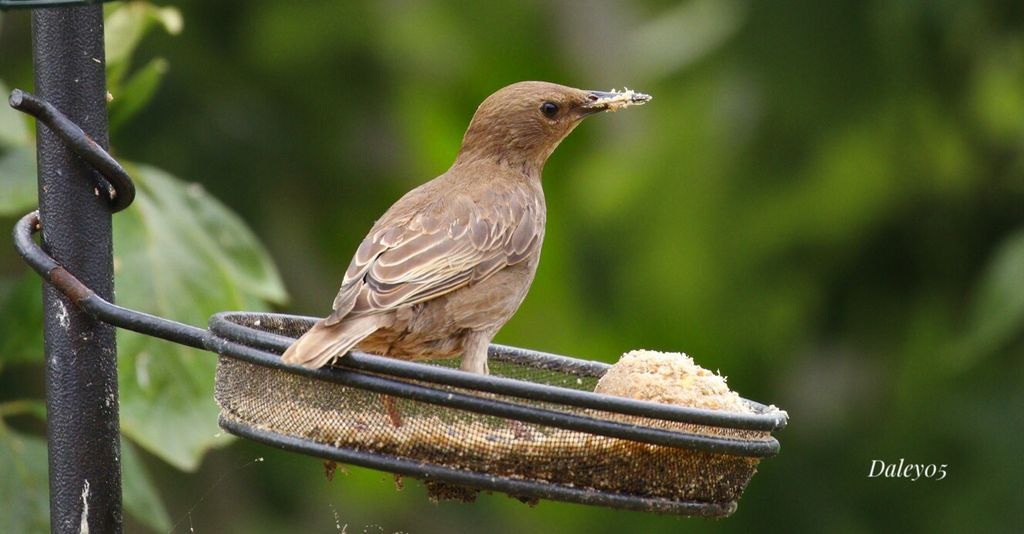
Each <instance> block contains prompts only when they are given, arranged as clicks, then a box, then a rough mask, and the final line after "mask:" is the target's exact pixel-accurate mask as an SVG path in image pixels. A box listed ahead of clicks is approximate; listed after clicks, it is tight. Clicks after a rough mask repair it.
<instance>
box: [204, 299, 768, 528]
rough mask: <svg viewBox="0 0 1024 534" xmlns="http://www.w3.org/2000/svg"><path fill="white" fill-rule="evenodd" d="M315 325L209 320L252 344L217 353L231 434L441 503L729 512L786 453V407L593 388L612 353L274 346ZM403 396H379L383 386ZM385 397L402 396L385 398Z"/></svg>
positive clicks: (271, 318) (231, 339)
mask: <svg viewBox="0 0 1024 534" xmlns="http://www.w3.org/2000/svg"><path fill="white" fill-rule="evenodd" d="M314 321H315V320H314V319H313V318H309V317H297V316H288V315H277V314H255V313H225V314H219V315H217V316H214V317H213V318H212V319H211V321H210V331H211V332H213V333H214V334H215V335H216V336H219V337H220V338H222V339H223V340H224V341H225V342H227V343H229V344H231V345H235V344H241V345H245V346H249V347H251V349H250V351H249V354H247V355H246V356H247V357H245V358H243V359H239V358H238V357H237V355H236V356H222V357H221V358H220V361H219V364H218V368H217V380H216V394H215V397H216V400H217V402H218V404H219V405H220V408H221V416H220V424H221V426H222V427H223V428H224V429H225V430H227V431H229V432H231V433H234V434H237V435H240V436H244V437H247V438H250V439H254V440H257V441H262V442H265V443H269V444H272V445H275V446H278V447H281V448H284V449H289V450H294V451H298V452H302V453H306V454H310V455H313V456H318V457H321V458H324V459H327V460H334V461H338V462H344V463H350V464H356V465H362V466H366V467H371V468H376V469H382V470H386V471H391V472H394V473H398V474H401V475H405V476H409V477H412V478H418V479H422V480H423V481H425V482H426V484H427V487H428V492H429V493H430V495H431V496H432V497H434V498H456V499H463V500H472V498H474V496H475V493H476V491H479V490H485V491H498V492H504V493H507V494H509V495H511V496H514V497H518V498H520V499H522V500H524V501H528V502H532V501H536V500H537V499H554V500H561V501H569V502H577V503H584V504H596V505H603V506H610V507H617V508H626V509H634V510H645V511H653V512H662V513H673V514H682V515H700V516H713V517H721V516H727V515H729V514H731V513H732V512H733V511H734V510H735V509H736V503H737V500H738V499H739V497H740V495H741V494H742V492H743V490H744V488H745V487H746V485H747V483H748V482H749V481H750V479H751V477H752V476H753V474H754V472H755V471H756V468H757V465H758V463H759V462H760V460H761V459H762V458H764V457H768V456H771V455H774V454H775V453H777V451H778V448H779V444H778V441H776V440H775V438H773V437H772V436H771V431H773V430H775V429H778V428H782V427H783V426H785V423H786V416H785V414H784V412H781V411H778V410H776V409H770V408H768V407H765V406H763V405H761V404H758V403H755V402H752V401H745V402H747V403H748V404H749V406H750V407H751V408H752V409H753V411H754V413H752V414H739V413H731V412H723V411H717V410H703V409H695V408H687V407H681V406H669V405H664V404H657V403H652V402H645V401H636V400H631V399H625V398H620V397H613V396H607V395H601V394H596V393H593V392H592V391H593V389H594V386H595V385H596V383H597V380H598V379H599V378H600V377H601V375H602V374H604V372H605V371H607V370H608V368H609V367H610V366H609V365H607V364H604V363H599V362H592V361H586V360H579V359H575V358H568V357H564V356H556V355H552V354H545V353H539V352H533V351H526V350H523V349H517V348H514V347H505V346H501V345H492V346H491V348H490V351H489V362H490V363H489V366H490V370H491V376H482V375H475V374H471V373H465V372H462V371H460V370H458V369H457V368H455V367H456V365H457V360H456V361H440V362H431V363H413V362H404V361H399V360H395V359H390V358H384V357H380V356H373V355H369V354H360V353H352V354H350V355H348V356H345V357H343V358H340V359H339V361H338V364H337V365H336V366H335V367H333V368H328V369H323V370H317V371H315V373H317V374H318V376H317V377H315V378H314V377H311V376H302V375H303V374H306V373H304V372H300V373H295V372H294V370H295V369H296V368H294V367H291V366H284V365H283V364H281V363H280V359H279V357H278V354H279V353H280V352H283V351H284V349H286V348H287V347H288V346H289V345H290V344H291V342H293V341H294V339H295V338H296V337H298V336H300V335H301V334H302V333H303V332H304V331H305V330H306V329H308V328H309V327H310V326H312V324H313V322H314ZM383 395H386V396H387V397H390V398H391V399H392V400H390V401H387V400H384V399H385V398H386V397H384V396H383ZM388 404H390V405H391V406H388Z"/></svg>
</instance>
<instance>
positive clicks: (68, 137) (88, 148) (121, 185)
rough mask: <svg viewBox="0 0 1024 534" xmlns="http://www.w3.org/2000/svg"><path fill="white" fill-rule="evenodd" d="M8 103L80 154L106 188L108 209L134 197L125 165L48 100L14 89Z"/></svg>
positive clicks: (118, 208) (115, 208)
mask: <svg viewBox="0 0 1024 534" xmlns="http://www.w3.org/2000/svg"><path fill="white" fill-rule="evenodd" d="M9 103H10V104H11V107H12V108H14V109H16V110H18V111H21V112H23V113H28V114H29V115H32V116H33V117H35V118H36V120H38V121H39V122H42V123H43V124H45V125H46V126H47V128H49V129H50V130H51V131H52V132H53V133H55V134H57V137H60V138H61V140H63V141H64V143H65V144H67V145H68V147H69V148H71V150H72V151H73V152H74V153H75V154H78V156H79V157H81V158H82V159H84V160H85V161H86V162H87V163H88V164H89V165H91V166H92V167H93V168H94V169H95V170H96V171H97V172H98V173H99V174H100V176H99V177H98V181H99V182H100V185H101V186H102V187H103V190H104V191H106V192H107V198H108V200H109V202H110V210H111V211H112V212H114V213H116V212H119V211H121V210H123V209H125V208H127V207H128V206H129V205H131V203H132V201H133V200H135V184H134V183H133V182H132V179H131V177H130V176H128V173H127V172H125V170H124V167H122V166H121V164H120V163H118V162H117V160H115V159H114V158H113V157H112V156H111V155H110V154H109V153H107V151H106V150H104V149H103V147H101V146H100V145H99V143H97V142H96V141H93V140H92V138H91V137H89V135H88V134H86V133H85V132H84V131H82V129H81V128H80V127H79V126H78V125H77V124H75V123H74V122H73V121H72V120H71V119H69V118H67V116H65V115H64V114H63V113H61V112H60V111H59V110H58V109H57V108H55V107H54V106H53V104H50V103H49V102H47V101H45V100H43V99H42V98H39V97H38V96H35V95H33V94H31V93H27V92H25V91H22V90H21V89H15V90H14V91H12V92H11V97H10V99H9Z"/></svg>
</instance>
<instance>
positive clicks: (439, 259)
mask: <svg viewBox="0 0 1024 534" xmlns="http://www.w3.org/2000/svg"><path fill="white" fill-rule="evenodd" d="M650 98H651V97H650V96H648V95H644V94H641V93H635V92H633V91H629V90H624V91H621V92H616V91H614V90H613V91H612V92H602V91H584V90H580V89H573V88H571V87H565V86H561V85H556V84H553V83H546V82H520V83H516V84H512V85H509V86H508V87H505V88H503V89H501V90H499V91H498V92H496V93H494V94H492V95H491V96H489V97H487V99H486V100H484V102H483V103H482V104H480V107H479V108H478V109H477V110H476V114H475V115H473V120H472V121H471V122H470V124H469V128H468V129H467V130H466V134H465V136H464V137H463V140H462V148H461V149H460V150H459V155H458V157H457V158H455V163H454V164H453V165H452V166H451V168H450V169H448V171H447V172H445V173H444V174H442V175H441V176H438V177H437V178H435V179H433V180H431V181H429V182H427V183H425V184H423V185H421V186H419V187H417V188H416V189H413V190H412V191H410V192H409V193H407V194H406V195H405V196H403V197H402V198H401V199H399V200H398V202H396V203H395V204H394V205H393V206H391V208H390V209H389V210H388V211H387V212H386V213H385V214H384V216H383V217H381V218H380V219H379V220H378V221H377V223H376V224H374V226H373V228H372V229H371V230H370V233H369V235H367V236H366V238H365V239H364V240H363V242H362V244H361V245H360V246H359V249H358V250H357V251H356V254H355V257H354V258H352V262H351V264H349V267H348V271H346V273H345V278H344V280H343V282H342V284H341V290H340V291H339V292H338V296H337V297H336V298H335V299H334V306H333V312H332V313H331V314H330V315H329V316H328V317H327V318H325V319H323V320H321V321H319V322H317V323H316V324H315V325H314V326H313V327H312V328H311V329H310V330H309V331H308V332H306V334H304V335H303V336H302V337H300V338H299V339H298V340H297V341H296V342H295V343H294V344H292V346H291V347H289V348H288V350H287V351H285V353H284V354H283V356H282V359H283V360H284V361H285V362H286V363H290V364H301V365H304V366H306V367H311V368H318V367H321V366H323V365H325V364H327V363H329V362H331V361H333V360H334V359H335V358H337V357H339V356H342V355H344V354H345V353H347V352H348V351H350V350H352V349H354V348H355V349H358V350H361V351H363V352H368V353H373V354H379V355H386V356H390V357H393V358H399V359H403V360H418V359H430V358H447V357H453V356H457V355H459V354H462V365H461V368H462V369H463V370H464V371H470V372H474V373H481V374H487V372H488V369H487V347H488V345H489V344H490V342H491V339H492V338H493V337H494V335H495V334H496V333H497V332H498V329H500V328H501V327H502V325H504V324H505V322H506V321H508V320H509V318H511V317H512V314H514V313H515V311H516V309H517V308H519V304H520V303H521V302H522V301H523V298H524V297H526V292H527V290H529V288H530V284H531V283H532V282H533V275H534V273H535V272H536V271H537V263H538V260H539V259H540V250H541V243H542V242H543V241H544V222H545V219H546V212H545V205H544V192H543V190H542V189H541V171H542V169H543V168H544V163H545V162H546V161H547V159H548V156H550V155H551V153H552V152H553V151H554V150H555V147H557V146H558V144H559V143H560V142H561V141H562V139H564V138H565V136H567V135H569V132H571V131H572V130H573V129H574V128H575V127H576V126H577V125H578V124H579V123H580V121H581V120H582V119H583V118H584V117H587V116H589V115H591V114H593V113H596V112H599V111H606V110H611V111H614V110H616V109H619V108H622V107H625V106H629V105H632V104H643V103H645V102H647V101H648V100H650ZM396 424H397V423H396Z"/></svg>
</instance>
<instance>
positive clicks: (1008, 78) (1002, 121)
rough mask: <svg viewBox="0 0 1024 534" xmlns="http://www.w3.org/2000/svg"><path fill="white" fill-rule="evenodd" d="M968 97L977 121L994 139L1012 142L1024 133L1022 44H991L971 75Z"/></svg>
mask: <svg viewBox="0 0 1024 534" xmlns="http://www.w3.org/2000/svg"><path fill="white" fill-rule="evenodd" d="M971 81H972V82H973V84H972V85H973V86H972V88H971V89H972V92H973V94H972V95H971V98H970V100H969V102H970V104H971V106H972V108H973V111H974V113H975V115H976V117H977V120H978V122H979V123H980V124H981V125H982V126H983V127H984V128H985V129H986V131H987V133H989V134H990V135H992V136H993V137H995V138H996V139H1000V140H1005V141H1008V142H1014V141H1015V140H1018V139H1020V136H1021V134H1022V133H1024V120H1022V118H1024V46H1022V43H1020V42H1011V43H1009V44H1003V46H999V47H995V46H994V47H993V50H991V51H989V53H988V54H986V55H985V56H984V57H983V58H982V60H981V61H980V64H979V65H978V70H977V74H976V75H975V76H973V77H972V79H971Z"/></svg>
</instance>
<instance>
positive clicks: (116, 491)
mask: <svg viewBox="0 0 1024 534" xmlns="http://www.w3.org/2000/svg"><path fill="white" fill-rule="evenodd" d="M32 46H33V61H34V68H35V83H36V92H37V94H39V96H41V97H42V98H44V99H46V100H48V101H49V102H50V103H52V104H53V105H54V106H56V108H57V109H59V110H61V111H62V112H63V113H64V114H66V115H67V116H68V117H69V118H70V119H71V120H72V121H74V122H76V123H78V124H79V125H80V126H81V127H82V129H83V130H84V131H85V132H86V134H88V135H89V136H90V137H91V138H92V139H93V140H94V141H96V142H97V143H99V144H100V145H101V146H103V147H106V146H107V109H106V108H107V105H106V94H107V92H106V76H105V73H104V54H103V8H102V6H100V5H91V6H85V7H67V8H52V9H40V10H36V11H33V12H32ZM36 139H37V141H38V161H39V216H40V220H41V224H42V235H43V237H42V242H43V247H44V249H46V250H47V251H48V252H49V253H50V254H51V255H52V257H53V258H54V259H56V261H57V262H59V263H60V264H61V265H63V266H64V267H66V268H67V270H68V271H70V272H72V273H74V274H75V276H77V277H78V278H79V279H80V280H81V281H82V282H83V283H85V284H86V285H87V286H88V287H90V288H92V290H93V291H95V292H96V293H97V294H98V295H101V296H102V297H103V298H104V299H111V298H113V296H114V276H113V261H112V255H111V249H112V245H111V223H110V208H109V207H108V203H107V197H106V195H105V194H104V192H102V191H100V190H98V189H97V181H96V179H95V178H94V176H95V171H93V169H92V168H90V166H89V165H88V164H86V163H85V162H84V161H82V160H81V159H79V157H78V156H76V155H74V154H73V153H72V152H71V150H69V149H68V148H67V147H66V146H65V144H64V143H63V142H62V141H61V140H60V139H59V138H58V137H57V136H56V135H55V134H54V133H53V132H51V131H50V130H49V129H48V128H47V127H46V126H44V125H42V124H40V125H39V128H38V133H37V137H36ZM43 301H44V306H45V316H46V319H45V323H44V328H43V336H44V346H45V349H46V407H47V432H48V441H49V464H50V528H51V530H52V531H53V532H61V533H63V532H121V529H122V508H121V463H120V456H121V454H120V453H121V451H120V448H121V447H120V441H119V440H120V434H119V427H118V395H117V346H116V344H115V339H114V327H112V326H110V325H108V324H105V323H102V322H99V321H96V320H94V319H92V318H90V317H89V316H88V315H86V314H85V313H84V312H82V311H81V310H79V309H78V308H77V307H76V306H75V305H73V304H72V303H71V301H70V300H69V299H68V298H67V297H65V296H64V295H63V294H62V293H61V292H60V291H58V290H57V289H56V288H54V287H53V286H51V285H49V284H46V285H45V287H44V289H43Z"/></svg>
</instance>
